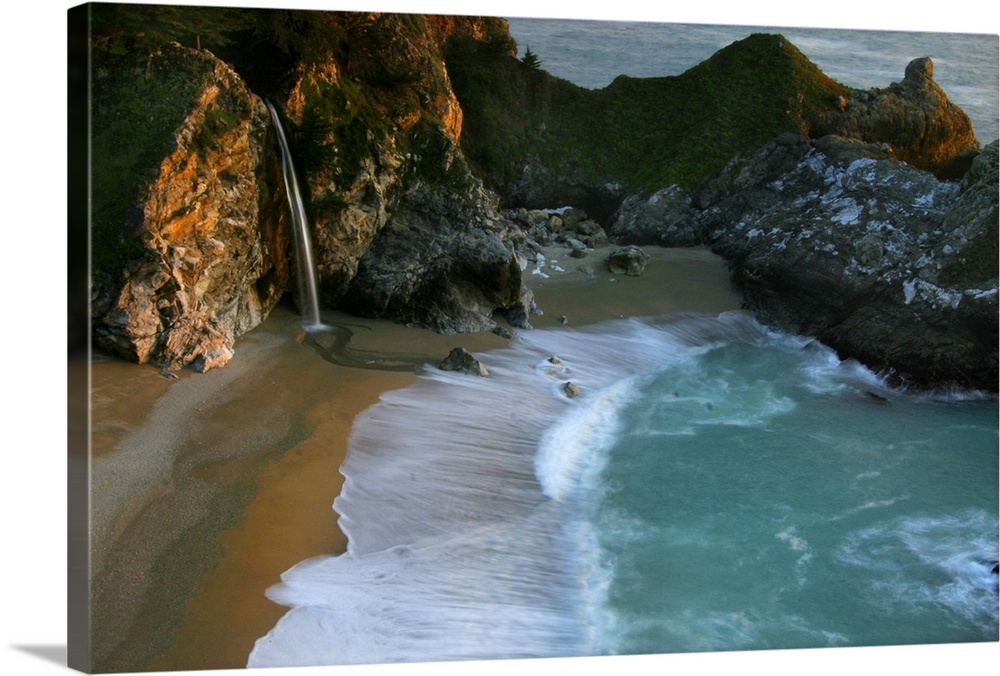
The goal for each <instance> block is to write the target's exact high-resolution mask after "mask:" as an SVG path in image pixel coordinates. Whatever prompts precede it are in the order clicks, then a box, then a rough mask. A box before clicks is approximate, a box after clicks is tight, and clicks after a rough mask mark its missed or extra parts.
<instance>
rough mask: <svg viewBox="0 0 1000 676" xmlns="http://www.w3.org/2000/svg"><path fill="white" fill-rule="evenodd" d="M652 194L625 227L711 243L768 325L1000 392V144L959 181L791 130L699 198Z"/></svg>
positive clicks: (737, 163) (895, 366)
mask: <svg viewBox="0 0 1000 676" xmlns="http://www.w3.org/2000/svg"><path fill="white" fill-rule="evenodd" d="M650 201H652V202H653V203H652V204H649V203H646V204H636V205H635V207H634V211H633V212H632V213H631V214H626V213H623V214H622V217H621V219H620V220H619V222H618V226H619V227H618V228H617V229H616V230H615V232H616V233H617V234H619V235H620V236H621V237H622V238H623V239H626V240H633V241H649V240H650V239H653V240H655V241H656V242H658V243H664V244H675V245H676V244H681V245H693V244H707V245H710V246H711V247H712V249H713V250H714V251H715V252H717V253H719V254H720V255H721V256H723V257H724V258H725V259H726V260H727V262H728V263H729V266H730V269H731V271H732V276H733V281H734V283H735V285H736V286H737V288H739V289H740V291H741V292H742V293H743V295H744V299H745V305H746V307H747V308H748V309H750V310H751V311H753V312H754V313H755V314H756V315H757V316H759V317H761V318H762V319H764V320H765V321H768V322H769V323H771V324H773V325H775V326H778V327H780V328H784V329H786V330H789V331H793V332H797V333H802V334H805V335H813V336H816V337H817V338H819V339H820V340H822V341H823V342H824V343H826V344H828V345H830V346H831V347H833V348H835V349H837V350H838V351H839V352H840V353H841V354H842V355H843V356H845V357H853V358H856V359H858V360H860V361H861V362H863V363H864V364H866V365H868V366H869V367H871V368H873V369H874V370H876V371H878V372H881V373H883V374H885V375H886V376H887V377H889V378H890V379H893V380H895V381H896V382H899V383H906V384H909V385H912V386H915V387H918V388H948V387H961V388H974V389H982V390H986V391H996V389H997V379H998V371H997V363H998V357H997V340H998V328H997V324H998V320H997V317H998V315H997V309H998V308H997V263H996V261H997V255H998V254H997V240H998V234H997V218H998V215H997V202H998V189H997V143H996V142H994V143H993V144H991V145H990V146H988V147H987V148H986V149H985V150H984V151H983V152H982V153H978V154H977V156H976V158H975V160H974V161H973V163H972V165H971V168H970V170H969V171H968V173H967V174H966V177H965V179H964V180H963V181H962V182H961V183H958V182H949V181H941V180H939V179H937V178H936V177H935V176H934V175H933V174H931V173H929V172H926V171H922V170H920V169H917V168H915V167H913V166H911V165H909V164H906V163H903V162H899V161H898V160H896V159H894V158H892V157H890V156H889V155H887V153H886V151H885V149H884V148H883V147H882V146H881V145H872V144H867V143H863V142H861V141H857V140H853V139H845V138H843V137H837V136H827V137H823V138H822V139H818V140H816V141H812V142H810V141H809V139H807V138H805V137H803V136H797V135H793V134H788V135H785V136H782V137H779V138H778V139H776V140H775V141H773V142H771V143H768V144H765V145H764V146H762V147H761V148H760V149H758V151H757V152H756V153H754V154H753V155H752V156H750V157H747V158H738V159H736V160H734V162H733V163H732V166H730V167H729V168H727V170H726V171H723V172H722V173H721V174H720V175H719V176H718V177H716V179H714V180H713V181H709V182H708V183H707V184H706V186H705V187H704V189H703V190H702V191H701V192H700V193H698V194H697V195H695V196H691V195H690V194H689V193H687V192H685V191H683V190H681V189H678V188H675V189H673V190H664V191H661V192H660V193H657V194H655V195H654V196H653V198H651V200H650ZM657 222H659V223H660V224H661V225H662V227H661V228H660V229H657V228H656V227H655V224H656V223H657Z"/></svg>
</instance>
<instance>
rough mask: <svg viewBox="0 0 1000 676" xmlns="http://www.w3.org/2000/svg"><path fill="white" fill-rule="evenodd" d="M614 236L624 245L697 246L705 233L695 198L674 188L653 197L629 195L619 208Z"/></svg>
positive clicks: (660, 191)
mask: <svg viewBox="0 0 1000 676" xmlns="http://www.w3.org/2000/svg"><path fill="white" fill-rule="evenodd" d="M611 236H612V237H613V238H614V239H615V241H616V242H619V243H621V244H637V245H640V246H641V245H646V244H651V245H657V246H697V245H700V244H701V243H702V242H703V241H704V233H703V232H702V228H701V225H700V223H698V221H697V210H696V209H695V208H694V207H693V205H692V200H691V195H690V193H688V191H687V190H686V189H685V188H683V187H681V186H679V185H671V186H668V187H666V188H663V189H662V190H658V191H656V192H655V193H653V194H652V195H650V196H649V197H644V196H643V195H642V193H635V194H632V195H629V196H628V197H626V198H625V200H624V201H623V202H622V204H621V206H620V207H619V208H618V213H617V215H616V217H615V223H614V225H613V226H612V227H611Z"/></svg>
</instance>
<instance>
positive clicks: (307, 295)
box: [265, 101, 323, 330]
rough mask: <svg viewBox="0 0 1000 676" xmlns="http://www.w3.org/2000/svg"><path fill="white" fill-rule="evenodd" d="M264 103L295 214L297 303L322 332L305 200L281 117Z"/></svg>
mask: <svg viewBox="0 0 1000 676" xmlns="http://www.w3.org/2000/svg"><path fill="white" fill-rule="evenodd" d="M265 103H267V109H268V110H269V111H270V112H271V120H272V121H273V122H274V130H275V132H276V133H277V136H278V145H279V146H280V147H281V173H282V176H283V177H284V180H285V194H286V195H288V208H289V210H290V211H291V214H292V232H293V233H294V236H295V250H296V254H297V255H296V263H297V273H298V274H297V277H298V283H299V301H298V302H299V304H300V305H301V306H302V308H301V309H302V314H303V318H304V320H305V328H306V329H307V330H309V329H319V328H323V322H322V321H321V320H320V316H319V294H318V292H317V290H316V289H317V285H316V266H315V264H314V262H313V253H312V241H311V240H310V237H309V218H308V217H307V216H306V207H305V202H304V201H303V199H302V191H301V190H300V189H299V181H298V177H297V176H296V174H295V165H294V164H293V163H292V153H291V151H290V150H289V149H288V139H287V138H286V137H285V129H284V127H282V125H281V118H280V117H279V116H278V111H277V110H276V109H275V107H274V105H273V104H272V103H271V102H270V101H265Z"/></svg>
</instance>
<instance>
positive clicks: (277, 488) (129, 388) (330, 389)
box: [91, 247, 739, 671]
mask: <svg viewBox="0 0 1000 676" xmlns="http://www.w3.org/2000/svg"><path fill="white" fill-rule="evenodd" d="M643 248H644V249H645V250H646V251H647V253H649V254H650V256H651V258H650V261H649V263H648V265H647V267H646V270H645V272H644V273H643V274H642V275H641V276H639V277H626V276H622V275H614V274H612V273H610V272H609V271H608V269H607V266H606V263H605V261H606V259H607V254H608V253H610V251H611V250H610V249H599V250H597V251H593V252H590V253H589V254H588V256H587V257H585V258H582V259H575V258H571V257H569V255H568V253H565V252H564V250H562V249H561V248H553V249H549V250H547V251H546V252H545V259H546V261H545V263H544V264H543V265H540V266H538V267H537V268H536V266H535V264H534V263H533V262H532V263H530V264H529V267H528V268H527V269H526V270H525V271H524V279H525V282H526V284H527V285H528V286H529V287H530V288H531V289H532V290H533V292H534V293H535V297H536V301H537V303H538V306H539V308H540V309H541V310H542V311H543V314H541V315H539V316H533V317H531V318H530V321H531V323H532V325H533V327H535V329H548V328H559V327H564V326H565V327H568V328H569V329H572V328H574V327H580V326H584V325H589V324H594V323H596V322H600V321H604V320H610V319H618V318H622V317H632V316H654V315H664V314H671V313H676V312H699V313H708V314H718V313H721V312H725V311H730V310H735V309H738V308H739V298H738V296H737V295H736V294H735V293H734V292H733V291H732V289H731V287H730V284H729V278H728V274H727V272H726V268H725V265H724V263H723V262H722V260H721V259H720V258H718V257H717V256H715V255H713V254H711V253H710V252H709V251H707V250H706V249H700V248H699V249H662V248H659V247H643ZM297 321H298V318H297V317H296V316H295V315H294V314H293V312H292V310H291V309H290V308H287V307H284V306H282V307H278V308H276V309H275V310H274V311H273V312H272V314H271V316H270V317H269V318H268V320H267V321H266V322H265V323H264V324H263V325H262V326H261V327H258V328H257V329H255V330H254V331H253V332H251V333H249V334H247V335H246V336H244V337H243V338H242V339H241V340H240V341H239V342H238V343H237V345H236V356H235V357H234V358H233V360H232V361H231V362H230V364H229V365H227V366H226V367H225V368H223V369H219V370H215V371H210V372H207V373H205V374H196V373H193V372H190V371H185V372H182V373H180V374H178V378H177V379H176V380H170V379H167V378H165V377H163V376H162V375H161V374H159V373H158V372H157V371H156V370H155V369H152V368H150V367H143V366H136V365H134V364H125V363H123V362H118V361H113V360H109V359H105V358H102V357H100V356H98V357H96V358H95V359H94V362H93V364H92V374H93V376H92V383H93V386H92V392H91V396H92V416H93V418H92V419H93V423H92V451H91V468H92V501H93V510H92V518H93V526H92V534H91V537H92V540H93V541H92V552H93V561H94V564H93V575H94V578H93V585H92V590H93V592H94V594H93V596H92V598H93V605H94V615H93V617H94V625H93V626H94V630H93V641H94V643H93V654H94V656H95V660H96V663H95V665H94V666H95V667H96V668H97V669H98V670H105V671H109V670H110V671H142V670H177V669H184V670H193V669H224V668H240V667H243V666H245V664H246V657H247V655H248V653H249V651H250V649H251V648H252V647H253V643H254V641H255V640H256V639H257V638H259V637H261V636H263V635H264V634H265V633H266V632H267V631H268V630H269V629H270V628H271V627H272V626H273V625H274V623H275V622H276V621H277V620H278V619H279V618H280V617H281V616H282V615H283V614H284V612H285V610H286V609H285V608H283V607H281V606H278V605H277V604H275V603H273V602H271V601H270V600H268V599H267V598H266V596H265V591H266V589H267V588H268V587H270V586H271V585H273V584H275V583H277V582H278V580H279V578H280V575H281V573H283V572H284V571H285V570H288V569H289V568H291V567H292V566H294V565H295V564H297V563H299V562H300V561H302V560H305V559H308V558H311V557H314V556H324V555H327V556H328V555H336V554H339V553H342V552H343V551H344V550H345V547H346V539H345V538H344V536H343V534H342V533H341V532H340V530H339V528H338V527H337V515H336V514H335V513H334V511H333V509H332V503H333V499H334V498H335V497H336V495H337V494H338V493H339V491H340V487H341V485H342V481H343V477H342V475H341V474H340V473H339V471H338V470H339V467H340V465H341V463H342V461H343V459H344V457H345V455H346V452H347V447H348V441H349V435H350V431H351V427H352V424H353V421H354V418H355V417H356V416H357V415H358V414H359V413H361V412H362V411H364V410H365V409H366V408H368V407H369V406H370V405H372V404H374V403H376V402H377V401H378V400H379V396H380V395H381V394H382V393H384V392H387V391H390V390H394V389H398V388H401V387H406V386H407V385H409V384H411V383H413V382H415V381H416V378H417V375H416V374H415V372H414V369H413V368H412V367H408V366H407V364H416V363H425V364H431V365H433V364H436V363H438V362H440V360H441V359H443V358H444V357H445V356H446V355H447V354H448V352H449V351H450V350H451V349H452V348H453V347H459V346H461V347H464V348H465V349H467V350H468V351H470V352H473V353H488V352H489V351H491V350H495V349H500V348H503V347H504V346H505V345H506V344H507V341H506V340H505V339H504V338H502V337H500V336H498V335H496V334H492V333H480V334H464V335H441V334H436V333H434V332H431V331H427V330H423V329H414V328H408V327H405V326H402V325H399V324H393V323H391V322H388V321H382V320H364V319H359V318H356V317H350V316H347V315H344V314H341V313H337V312H325V313H324V321H327V322H329V323H331V324H334V325H336V326H339V327H341V330H346V331H349V332H350V334H351V337H350V341H349V351H350V353H351V356H352V358H353V359H355V360H356V362H357V363H359V364H364V363H368V362H371V363H369V364H368V365H369V366H371V368H358V367H357V366H349V365H344V364H345V362H343V361H341V363H337V362H338V359H337V357H338V355H337V354H334V352H336V350H337V349H338V348H335V347H332V346H331V345H330V343H328V342H324V341H322V340H318V341H316V342H315V343H314V342H313V341H311V340H309V339H308V337H307V336H306V335H305V332H304V331H303V330H302V329H301V328H300V327H299V326H298V323H297ZM341 356H343V355H341ZM383 360H384V362H383ZM379 362H383V363H379ZM397 362H398V363H400V364H402V366H400V367H399V368H397V370H386V368H385V364H389V363H397Z"/></svg>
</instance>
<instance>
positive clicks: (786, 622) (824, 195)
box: [69, 3, 998, 673]
mask: <svg viewBox="0 0 1000 676" xmlns="http://www.w3.org/2000/svg"><path fill="white" fill-rule="evenodd" d="M69 27H70V31H69V54H70V86H71V92H72V93H73V94H74V95H71V97H70V110H69V118H70V130H71V135H70V149H69V151H70V158H71V162H72V166H71V168H72V170H73V173H71V175H70V186H69V188H70V196H71V203H72V204H75V205H76V206H78V207H79V208H78V209H77V210H76V212H74V213H76V214H77V215H76V216H73V218H75V219H76V220H71V224H70V225H71V229H70V238H71V240H70V243H71V249H72V250H77V251H82V250H86V251H88V256H86V257H85V258H82V259H81V260H79V261H75V264H74V263H71V268H70V281H71V284H72V283H76V287H77V288H78V289H85V290H86V291H85V292H84V293H77V294H75V295H74V294H71V296H70V307H69V316H70V321H71V325H70V329H71V333H70V348H71V351H70V357H71V358H70V384H71V389H72V388H73V387H74V386H76V387H77V390H76V391H81V390H80V388H82V391H84V392H85V395H84V397H83V398H81V399H77V400H71V402H70V403H71V410H70V424H71V431H73V432H74V436H73V438H72V439H71V446H70V456H69V462H70V472H71V484H70V502H71V514H70V555H71V560H70V587H71V588H70V623H71V624H70V640H69V661H70V666H72V667H74V668H76V669H79V670H82V671H88V672H104V673H108V672H140V671H172V670H199V669H230V668H244V667H249V668H256V667H292V666H316V665H334V666H335V665H351V664H387V663H414V664H416V663H427V662H445V661H456V660H503V659H511V658H543V657H586V656H607V655H640V654H670V653H697V652H720V651H760V650H782V649H793V648H830V649H834V648H839V647H849V646H901V645H915V644H972V643H995V642H996V641H997V640H998V583H997V580H998V569H997V567H998V537H997V531H998V471H997V467H998V400H997V390H998V371H997V365H998V357H997V344H998V331H997V328H998V305H997V302H998V299H997V288H998V287H997V276H998V275H997V267H998V266H997V260H998V253H997V245H998V207H997V204H998V178H997V177H998V145H997V137H998V115H997V107H998V104H997V101H998V92H997V79H998V78H997V73H998V36H997V35H993V34H954V33H915V32H892V31H852V30H834V29H819V28H808V29H807V28H794V27H775V28H761V27H741V26H729V25H686V24H664V23H652V22H614V21H589V20H586V21H585V20H568V19H537V18H533V19H522V18H517V17H499V16H496V17H493V16H464V15H463V16H457V15H435V14H404V13H387V12H381V11H375V10H373V11H338V10H336V9H333V8H331V9H330V10H328V11H325V10H299V9H289V8H277V7H276V8H238V7H231V6H226V7H207V6H206V7H200V6H191V5H169V4H164V5H149V4H129V3H90V4H86V5H82V6H79V7H75V8H73V9H71V10H70V11H69ZM74 405H75V407H74Z"/></svg>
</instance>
